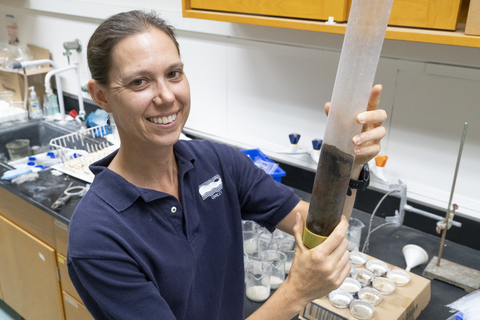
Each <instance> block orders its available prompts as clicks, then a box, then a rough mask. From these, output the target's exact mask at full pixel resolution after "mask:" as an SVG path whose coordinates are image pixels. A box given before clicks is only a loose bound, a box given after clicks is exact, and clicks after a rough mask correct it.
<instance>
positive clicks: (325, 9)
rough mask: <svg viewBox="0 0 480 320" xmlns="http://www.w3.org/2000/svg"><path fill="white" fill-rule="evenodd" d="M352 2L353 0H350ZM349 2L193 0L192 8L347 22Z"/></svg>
mask: <svg viewBox="0 0 480 320" xmlns="http://www.w3.org/2000/svg"><path fill="white" fill-rule="evenodd" d="M350 1H351V0H350ZM350 1H347V0H191V7H192V8H194V9H201V10H215V11H226V12H237V13H249V14H257V15H264V16H272V17H288V18H301V19H314V20H328V17H334V18H335V20H336V21H347V18H348V9H349V8H348V3H349V2H350Z"/></svg>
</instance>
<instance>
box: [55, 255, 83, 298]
mask: <svg viewBox="0 0 480 320" xmlns="http://www.w3.org/2000/svg"><path fill="white" fill-rule="evenodd" d="M57 262H58V270H59V272H60V282H61V284H62V290H63V291H64V292H66V293H68V294H69V295H70V296H72V297H74V298H75V299H76V300H78V301H82V298H80V296H79V295H78V292H77V290H76V289H75V287H74V286H73V283H72V280H70V276H69V275H68V268H67V258H65V257H64V256H63V255H61V254H57Z"/></svg>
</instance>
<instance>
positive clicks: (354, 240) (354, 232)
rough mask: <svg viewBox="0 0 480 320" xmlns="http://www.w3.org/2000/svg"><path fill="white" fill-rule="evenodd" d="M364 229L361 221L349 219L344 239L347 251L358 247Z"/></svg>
mask: <svg viewBox="0 0 480 320" xmlns="http://www.w3.org/2000/svg"><path fill="white" fill-rule="evenodd" d="M363 227H365V225H364V224H363V222H362V221H360V220H358V219H356V218H350V221H348V230H347V234H346V238H347V240H348V251H352V250H353V249H355V248H359V247H360V239H361V238H362V229H363Z"/></svg>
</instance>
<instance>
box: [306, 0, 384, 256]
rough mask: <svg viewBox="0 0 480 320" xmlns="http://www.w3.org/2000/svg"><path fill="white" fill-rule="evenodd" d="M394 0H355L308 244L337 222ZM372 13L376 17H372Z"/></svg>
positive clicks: (313, 243) (320, 163) (314, 193)
mask: <svg viewBox="0 0 480 320" xmlns="http://www.w3.org/2000/svg"><path fill="white" fill-rule="evenodd" d="M392 3H393V0H386V1H376V0H354V1H353V2H352V6H351V10H350V15H349V18H348V24H347V30H346V33H345V38H344V42H343V46H342V51H341V54H340V61H339V64H338V70H337V76H336V79H335V85H334V88H333V94H332V99H331V104H330V111H329V114H328V119H327V125H326V128H325V135H324V138H323V144H322V148H321V151H320V159H319V161H318V168H317V174H316V175H315V181H314V184H313V189H312V199H311V202H310V208H309V211H308V216H307V224H306V228H305V229H304V232H303V242H304V244H305V245H306V246H307V247H309V248H313V247H316V246H317V245H319V244H320V243H322V242H323V241H324V240H325V239H326V237H328V236H329V235H330V233H332V231H333V229H335V227H336V226H337V224H338V223H339V222H340V219H341V216H342V211H343V204H344V202H345V198H346V195H347V190H348V184H349V181H350V174H351V171H352V166H353V163H354V160H355V154H354V152H353V149H354V147H355V145H354V144H353V142H352V139H353V137H354V136H355V135H357V134H359V133H360V132H361V131H362V125H360V124H358V123H357V122H356V117H357V115H358V114H359V113H361V112H363V111H365V110H366V108H367V106H368V100H369V96H370V92H371V90H372V86H373V80H374V78H375V72H376V69H377V65H378V60H379V58H380V52H381V49H382V45H383V39H384V37H385V32H386V30H387V23H388V19H389V16H390V10H391V8H392ZM372 17H375V19H372Z"/></svg>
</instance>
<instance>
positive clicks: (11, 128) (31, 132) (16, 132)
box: [0, 120, 80, 158]
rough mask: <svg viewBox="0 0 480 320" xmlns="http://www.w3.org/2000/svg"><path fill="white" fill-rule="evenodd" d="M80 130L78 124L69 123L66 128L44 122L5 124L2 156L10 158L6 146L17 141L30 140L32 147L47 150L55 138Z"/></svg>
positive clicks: (1, 127) (0, 140) (0, 148)
mask: <svg viewBox="0 0 480 320" xmlns="http://www.w3.org/2000/svg"><path fill="white" fill-rule="evenodd" d="M79 129H80V126H79V125H78V124H77V123H76V122H69V123H67V125H65V126H60V125H58V124H55V123H54V122H47V121H43V120H28V121H22V122H10V123H4V124H1V125H0V154H2V153H3V154H4V155H5V157H7V158H9V155H8V150H7V147H6V146H5V145H6V144H7V143H9V142H10V141H13V140H16V139H28V140H30V147H32V146H39V147H45V149H46V148H47V147H48V144H49V142H50V140H52V139H53V138H57V137H61V136H63V135H66V134H69V133H72V132H75V131H78V130H79ZM42 149H43V148H42Z"/></svg>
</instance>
